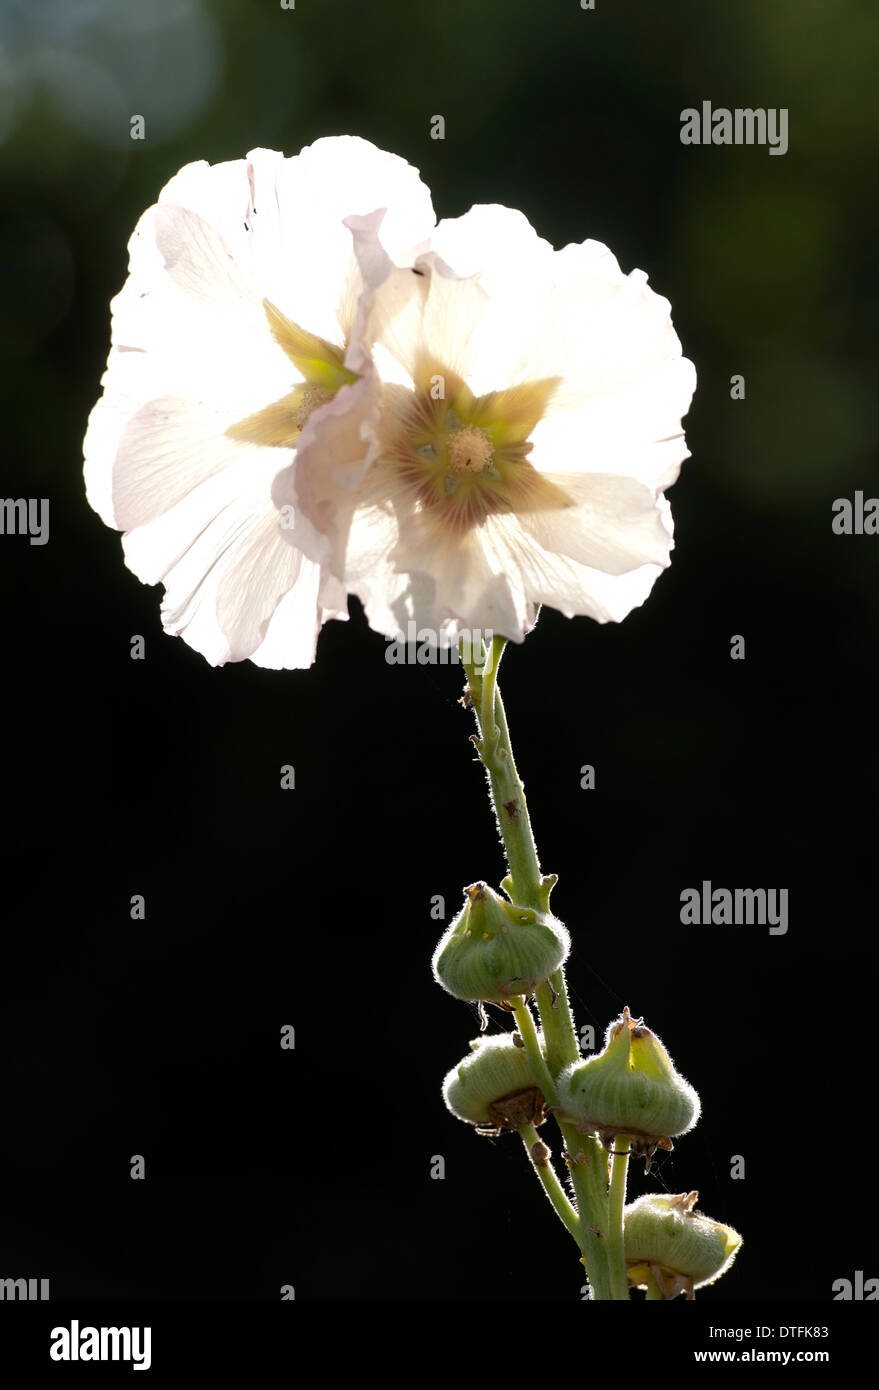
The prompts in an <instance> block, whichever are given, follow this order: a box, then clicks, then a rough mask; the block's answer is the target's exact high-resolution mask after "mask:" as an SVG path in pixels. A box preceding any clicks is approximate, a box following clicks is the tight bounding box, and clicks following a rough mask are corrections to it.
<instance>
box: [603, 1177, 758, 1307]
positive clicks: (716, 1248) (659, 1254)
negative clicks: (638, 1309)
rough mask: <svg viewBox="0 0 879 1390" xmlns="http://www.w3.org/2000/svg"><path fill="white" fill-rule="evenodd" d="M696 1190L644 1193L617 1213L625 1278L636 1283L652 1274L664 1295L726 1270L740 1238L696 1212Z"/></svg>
mask: <svg viewBox="0 0 879 1390" xmlns="http://www.w3.org/2000/svg"><path fill="white" fill-rule="evenodd" d="M698 1196H699V1194H698V1192H682V1193H680V1195H679V1196H677V1197H673V1196H670V1195H667V1194H664V1193H663V1194H660V1193H648V1194H647V1196H645V1197H639V1198H638V1200H637V1201H635V1202H632V1203H631V1205H630V1206H627V1207H626V1208H625V1210H624V1212H623V1221H624V1231H625V1245H626V1265H627V1268H628V1277H629V1283H630V1284H631V1285H632V1286H633V1287H635V1288H640V1287H643V1286H644V1285H646V1284H647V1280H648V1276H649V1275H651V1274H652V1275H653V1278H654V1279H655V1280H656V1283H657V1284H658V1286H659V1290H660V1293H661V1294H662V1297H663V1298H665V1299H668V1298H675V1297H676V1296H677V1295H678V1294H679V1293H685V1294H686V1296H687V1298H692V1296H693V1289H701V1288H702V1287H703V1285H705V1284H713V1283H714V1281H715V1279H719V1278H720V1276H721V1274H723V1273H724V1272H725V1271H726V1270H727V1269H729V1267H730V1265H731V1264H732V1262H733V1260H734V1259H735V1257H736V1254H737V1253H738V1251H739V1248H740V1247H741V1244H742V1238H741V1236H740V1235H739V1233H738V1231H734V1230H733V1228H732V1226H722V1225H721V1224H720V1222H719V1221H712V1220H710V1218H709V1217H707V1216H703V1215H702V1213H701V1211H696V1209H695V1207H696V1201H697V1199H698Z"/></svg>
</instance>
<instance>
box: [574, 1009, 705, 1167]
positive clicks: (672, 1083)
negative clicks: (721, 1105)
mask: <svg viewBox="0 0 879 1390" xmlns="http://www.w3.org/2000/svg"><path fill="white" fill-rule="evenodd" d="M558 1091H559V1101H560V1104H561V1107H562V1110H563V1112H564V1113H565V1114H566V1115H568V1116H569V1117H570V1118H571V1119H572V1120H574V1121H575V1122H576V1125H577V1128H578V1129H579V1130H580V1131H581V1133H589V1132H594V1133H597V1134H598V1136H599V1138H600V1139H601V1140H602V1142H603V1143H604V1144H605V1145H610V1144H611V1143H612V1141H613V1138H614V1136H615V1135H617V1134H628V1135H631V1137H632V1150H633V1152H634V1153H636V1154H642V1155H644V1156H645V1157H646V1158H647V1161H648V1166H649V1161H650V1157H651V1155H652V1154H653V1152H654V1151H655V1150H656V1149H657V1148H663V1149H670V1148H672V1143H671V1139H672V1136H673V1135H678V1134H686V1133H687V1131H688V1130H690V1129H692V1128H693V1126H694V1125H695V1123H696V1121H697V1120H698V1118H699V1113H700V1108H701V1107H700V1103H699V1097H698V1095H697V1094H696V1092H695V1091H694V1090H693V1087H692V1086H691V1085H690V1084H689V1083H688V1082H686V1081H685V1080H684V1078H683V1077H682V1076H680V1075H679V1074H678V1072H676V1071H675V1069H674V1066H673V1064H672V1060H671V1058H670V1057H669V1055H668V1053H667V1052H666V1050H665V1048H664V1047H663V1045H662V1043H661V1042H660V1040H659V1038H658V1037H657V1036H656V1034H655V1033H652V1032H651V1031H650V1029H649V1028H645V1027H644V1022H643V1020H642V1019H633V1018H632V1017H631V1016H630V1014H629V1010H628V1009H623V1012H622V1016H621V1017H620V1018H618V1019H616V1020H615V1021H614V1022H613V1023H612V1024H611V1025H610V1027H609V1028H608V1030H607V1035H606V1037H605V1046H604V1051H603V1052H600V1053H599V1054H598V1056H596V1057H589V1058H588V1059H587V1060H586V1061H585V1062H574V1063H573V1065H572V1066H570V1067H567V1068H566V1070H565V1071H563V1072H562V1074H561V1076H560V1077H559V1080H558Z"/></svg>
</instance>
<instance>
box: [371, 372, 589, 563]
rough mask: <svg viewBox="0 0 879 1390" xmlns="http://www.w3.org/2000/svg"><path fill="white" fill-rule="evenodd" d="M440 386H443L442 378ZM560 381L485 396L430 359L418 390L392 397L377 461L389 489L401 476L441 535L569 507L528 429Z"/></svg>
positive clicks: (533, 383)
mask: <svg viewBox="0 0 879 1390" xmlns="http://www.w3.org/2000/svg"><path fill="white" fill-rule="evenodd" d="M440 382H441V383H442V389H441V390H440V391H437V386H438V383H440ZM557 384H558V382H557V379H555V378H551V379H547V380H541V381H530V382H523V383H521V384H520V385H518V386H512V387H509V388H507V389H506V390H501V391H490V392H488V394H487V395H484V396H474V395H473V392H472V391H471V390H470V388H469V387H468V386H467V384H466V382H464V381H463V379H462V378H461V377H459V376H458V375H457V374H456V373H455V372H453V371H451V370H450V369H448V368H446V367H444V366H443V365H442V364H441V363H438V362H436V361H435V360H433V359H424V360H423V361H422V362H421V363H420V364H419V366H418V369H417V371H416V374H415V390H414V391H401V390H398V391H396V392H395V393H392V394H390V395H389V396H388V398H387V411H386V420H385V424H384V440H383V443H384V448H383V451H382V457H381V459H380V461H379V463H378V464H377V465H376V467H377V468H378V469H382V468H384V469H386V470H387V471H388V473H389V475H390V476H389V477H388V487H389V490H390V489H393V490H396V488H395V483H394V476H395V478H396V487H397V488H398V487H399V483H400V482H401V481H402V482H403V484H404V485H405V486H407V487H408V488H409V489H410V490H411V493H412V496H413V502H414V504H415V509H416V511H417V512H418V513H419V514H420V515H421V516H422V518H423V520H424V522H425V523H426V524H427V525H428V526H429V527H432V528H433V529H434V530H435V531H436V533H437V536H438V537H439V535H441V534H446V535H448V534H454V535H461V534H463V533H464V532H466V531H469V530H471V529H472V528H473V527H474V526H479V525H481V524H482V523H483V522H484V521H485V519H486V518H487V517H488V516H490V515H492V514H494V513H499V512H525V511H541V510H545V509H547V508H559V507H566V506H568V505H570V502H569V498H568V496H567V494H566V493H564V492H563V491H562V489H561V488H560V487H557V486H556V485H555V484H554V483H550V482H549V481H548V480H547V479H546V478H545V477H543V476H542V475H541V474H540V472H539V471H538V470H537V469H536V468H534V467H533V465H532V464H531V463H530V462H529V461H528V458H527V455H528V454H529V453H530V451H531V448H532V444H531V441H530V438H529V436H530V434H531V433H532V431H533V430H534V428H535V426H536V425H537V423H538V421H539V420H540V419H541V418H542V416H543V414H544V411H545V410H546V407H547V404H548V402H549V400H550V397H551V396H552V393H553V391H554V390H555V388H556V386H557Z"/></svg>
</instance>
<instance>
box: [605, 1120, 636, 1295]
mask: <svg viewBox="0 0 879 1390" xmlns="http://www.w3.org/2000/svg"><path fill="white" fill-rule="evenodd" d="M629 1145H630V1140H629V1136H628V1134H618V1135H617V1136H616V1138H615V1140H614V1145H613V1158H612V1160H611V1170H610V1171H611V1178H610V1194H609V1201H608V1232H607V1265H608V1273H609V1275H610V1286H611V1297H612V1298H614V1299H616V1300H617V1301H620V1300H623V1299H627V1298H628V1297H629V1281H628V1276H627V1274H626V1248H625V1240H624V1236H623V1208H624V1206H625V1202H626V1170H627V1168H628V1166H629Z"/></svg>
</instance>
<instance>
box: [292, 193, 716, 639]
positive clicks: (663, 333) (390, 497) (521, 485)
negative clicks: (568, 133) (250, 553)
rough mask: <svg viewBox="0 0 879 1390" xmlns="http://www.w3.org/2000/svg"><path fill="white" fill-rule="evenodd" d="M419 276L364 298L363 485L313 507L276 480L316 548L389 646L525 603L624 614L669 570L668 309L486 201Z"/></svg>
mask: <svg viewBox="0 0 879 1390" xmlns="http://www.w3.org/2000/svg"><path fill="white" fill-rule="evenodd" d="M351 225H352V227H353V229H354V232H355V239H356V241H357V247H358V255H359V257H360V259H361V262H362V264H364V265H370V266H372V265H374V263H375V260H376V259H377V258H378V259H380V258H381V255H382V253H381V252H380V251H379V250H377V249H376V246H375V242H374V237H371V234H370V231H369V228H367V227H366V226H365V224H364V223H363V221H362V220H361V222H360V223H357V222H356V221H355V222H353V223H351ZM416 269H417V271H418V272H419V274H418V275H416V276H413V275H412V272H411V270H405V271H401V270H397V269H394V268H387V267H386V274H385V278H384V279H383V280H382V282H381V284H379V285H378V288H377V289H376V291H375V295H374V298H373V299H372V301H371V309H370V321H369V326H368V330H367V336H368V341H369V343H370V345H371V349H372V354H373V358H374V361H375V363H376V365H377V367H378V369H379V371H380V373H381V376H382V378H383V380H384V382H385V388H384V399H383V410H382V412H381V416H380V417H379V419H378V421H377V423H376V424H375V425H373V424H372V421H368V422H367V423H366V425H365V429H366V431H367V433H368V434H369V435H370V436H371V438H372V441H373V454H374V456H373V457H372V459H371V461H370V463H369V466H368V468H367V470H366V472H365V475H364V476H363V479H362V482H360V483H359V484H357V485H352V483H351V481H350V480H349V481H348V482H347V484H341V483H340V484H339V485H337V484H336V483H335V482H334V481H325V484H324V489H323V495H322V499H321V504H322V505H321V507H316V506H315V504H314V494H313V491H309V488H308V487H307V486H303V485H302V484H301V483H300V479H299V474H298V472H297V470H296V469H294V471H293V473H292V475H291V485H292V489H293V491H292V493H291V496H296V497H297V498H298V499H299V501H300V504H301V513H300V515H301V517H302V526H303V530H304V528H306V527H307V526H308V525H313V526H315V527H316V528H317V531H318V533H319V535H320V537H321V538H322V547H319V548H318V550H317V551H315V552H314V553H315V554H320V555H321V557H322V558H323V559H324V560H325V562H326V564H327V566H328V570H329V572H330V573H332V575H333V576H334V577H335V578H336V579H338V581H339V582H340V583H341V584H344V586H345V587H346V588H347V589H348V590H349V591H352V592H354V593H356V594H357V595H358V596H359V597H360V598H361V599H362V600H363V602H364V605H365V607H366V612H367V615H368V617H369V621H370V623H371V624H372V626H373V627H374V628H376V629H377V630H379V631H380V632H383V633H385V634H387V635H395V636H396V635H399V634H400V633H401V632H404V631H405V630H406V624H407V622H408V621H410V620H413V619H414V620H415V621H416V623H417V624H419V625H421V626H424V627H427V628H431V629H433V630H435V631H438V632H439V633H440V640H441V641H449V642H451V641H454V640H455V638H456V635H457V633H458V632H459V631H460V630H462V629H473V628H480V629H482V630H485V629H491V630H493V631H495V632H497V633H502V634H504V635H506V636H507V637H511V638H513V639H515V640H521V639H522V638H523V636H524V635H525V633H526V632H527V631H528V630H529V628H530V627H531V625H532V624H533V621H534V613H535V605H537V604H540V603H546V604H549V605H550V606H551V607H553V608H557V609H559V610H560V611H561V612H562V613H565V614H567V615H568V616H572V615H574V614H588V615H589V616H590V617H592V618H594V619H597V620H598V621H599V622H606V621H619V620H621V619H622V618H624V617H625V616H626V615H627V614H628V613H629V612H630V611H631V609H632V608H634V607H635V606H637V605H638V604H640V603H642V602H643V601H644V599H645V598H646V597H647V595H648V594H649V592H650V589H651V588H652V586H653V584H654V582H655V580H656V578H657V576H658V575H659V574H660V573H661V571H662V569H663V568H664V567H666V566H667V565H668V563H669V555H670V551H671V547H672V523H671V513H670V509H669V506H668V503H667V501H666V498H665V496H664V490H665V489H666V488H668V487H669V486H670V485H671V484H672V483H673V482H674V481H675V479H676V477H677V475H678V471H679V469H680V465H681V462H682V461H683V460H684V459H685V458H687V457H688V451H687V448H686V445H685V441H684V434H683V430H682V427H681V419H682V417H683V415H684V414H685V413H686V411H687V409H688V407H689V404H690V400H691V398H692V394H693V390H694V386H695V372H694V369H693V366H692V364H691V363H690V362H688V361H687V360H686V359H685V358H683V357H682V355H681V345H680V342H679V341H678V338H677V335H676V334H675V332H674V329H673V327H672V323H671V318H670V312H669V305H668V302H667V301H666V300H665V299H662V298H660V296H658V295H657V294H655V293H654V292H653V291H652V290H651V289H649V288H648V286H647V283H646V280H647V277H646V276H645V275H644V274H643V272H641V271H633V272H632V273H631V274H630V275H628V276H627V275H624V274H623V273H622V271H621V270H620V268H619V265H618V263H617V261H616V259H615V257H614V256H613V255H612V254H611V252H610V251H609V250H608V249H607V248H606V247H605V246H603V245H601V244H600V243H598V242H596V241H586V242H584V243H583V244H582V245H570V246H567V247H565V248H564V250H561V251H553V249H552V247H551V246H550V245H549V244H548V243H547V242H545V241H543V240H542V239H541V238H539V237H538V236H537V234H536V232H535V231H534V230H533V228H532V227H531V226H530V224H529V223H528V222H527V220H526V219H525V218H524V217H523V216H522V215H521V214H520V213H517V212H514V211H512V210H511V209H508V208H503V207H498V206H478V207H474V208H472V209H471V211H470V212H469V213H467V214H465V215H464V216H463V217H460V218H455V219H452V220H449V221H445V222H441V223H440V224H439V226H438V228H437V230H436V233H435V235H434V238H433V241H432V247H431V251H430V252H429V253H428V254H426V255H424V256H422V257H421V258H419V260H418V261H417V264H416ZM378 279H379V277H378V276H377V275H376V274H375V273H374V272H373V282H374V283H377V282H378ZM413 282H414V284H415V292H414V293H413ZM278 497H279V492H278V490H277V489H276V498H278ZM306 517H307V521H306ZM288 539H290V540H293V541H295V540H296V530H295V527H294V530H293V533H292V534H291V536H289V537H288ZM304 543H306V544H309V542H308V541H305V542H304ZM312 544H313V541H312Z"/></svg>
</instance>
